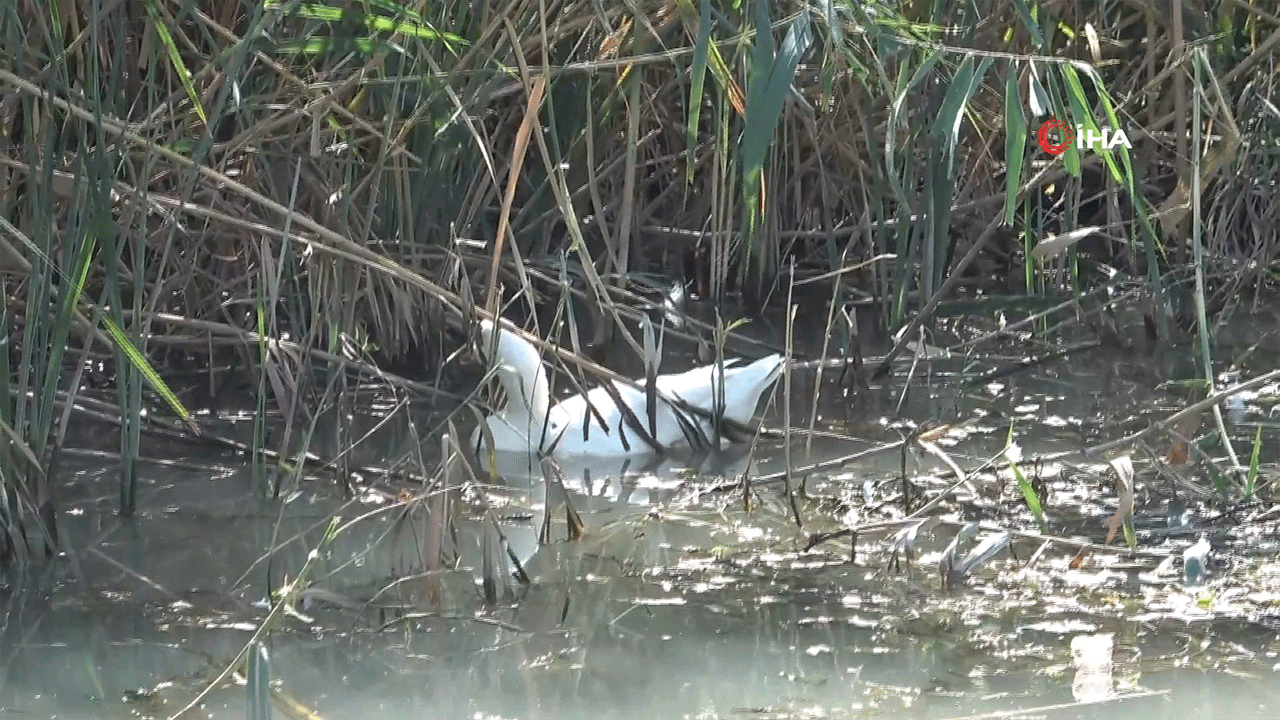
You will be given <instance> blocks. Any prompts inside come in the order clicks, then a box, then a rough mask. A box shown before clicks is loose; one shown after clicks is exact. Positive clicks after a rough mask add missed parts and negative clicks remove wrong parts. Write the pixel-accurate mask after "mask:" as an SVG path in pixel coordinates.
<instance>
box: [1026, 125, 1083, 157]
mask: <svg viewBox="0 0 1280 720" xmlns="http://www.w3.org/2000/svg"><path fill="white" fill-rule="evenodd" d="M1053 130H1057V131H1058V136H1059V137H1060V138H1061V139H1062V141H1061V142H1059V143H1056V144H1055V143H1054V142H1053V141H1052V140H1050V139H1049V133H1050V132H1051V131H1053ZM1075 139H1076V131H1075V130H1073V129H1072V128H1071V126H1070V125H1068V124H1066V123H1064V122H1062V121H1061V120H1059V119H1058V118H1049V119H1048V120H1045V121H1044V124H1043V125H1041V126H1040V131H1039V132H1038V133H1036V140H1037V142H1039V143H1040V147H1041V149H1043V150H1044V151H1045V152H1047V153H1049V154H1050V155H1061V154H1062V153H1064V152H1066V149H1067V148H1069V147H1071V143H1072V141H1074V140H1075Z"/></svg>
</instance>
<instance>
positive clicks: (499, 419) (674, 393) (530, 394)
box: [471, 320, 783, 457]
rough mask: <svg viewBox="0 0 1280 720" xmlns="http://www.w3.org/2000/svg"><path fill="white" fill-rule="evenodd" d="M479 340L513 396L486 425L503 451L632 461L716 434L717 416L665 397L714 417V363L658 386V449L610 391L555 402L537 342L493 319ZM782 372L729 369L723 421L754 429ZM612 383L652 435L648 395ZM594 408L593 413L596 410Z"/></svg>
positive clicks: (663, 379) (775, 363) (763, 367)
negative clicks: (630, 458) (759, 406)
mask: <svg viewBox="0 0 1280 720" xmlns="http://www.w3.org/2000/svg"><path fill="white" fill-rule="evenodd" d="M495 333H496V338H495ZM480 337H481V344H482V345H481V347H482V350H483V351H484V352H485V353H486V354H490V355H491V357H490V362H491V363H493V365H494V367H495V376H496V377H497V379H498V382H499V384H501V385H502V389H503V390H504V391H505V392H506V395H507V404H506V407H505V408H503V409H502V410H501V411H499V412H496V413H494V414H492V415H490V416H488V417H486V418H485V420H484V424H485V425H487V426H488V428H489V432H490V434H491V436H492V438H493V445H494V447H493V449H494V450H495V451H497V452H525V453H533V452H541V451H547V452H548V453H549V454H550V455H551V456H552V457H626V456H636V455H646V454H652V453H655V452H658V451H659V449H661V450H668V449H674V448H681V447H689V446H690V445H692V444H696V443H697V442H698V441H699V439H700V438H710V437H712V423H711V420H710V418H707V417H704V416H701V415H699V414H697V413H693V412H688V411H686V410H683V409H681V408H678V407H676V406H675V405H674V404H673V403H670V402H665V401H663V400H662V399H661V397H662V396H665V397H667V398H673V399H676V400H679V401H682V402H683V403H686V404H688V405H689V406H690V407H693V408H697V409H699V410H702V411H704V412H706V413H711V414H714V412H715V410H714V409H715V407H716V405H717V399H716V395H717V387H718V386H719V384H720V377H721V372H722V371H721V369H720V368H717V367H716V366H715V365H706V366H702V367H696V368H693V369H692V370H688V371H686V372H682V373H676V374H672V375H659V376H657V378H656V382H655V384H656V386H657V390H658V393H659V396H660V397H659V399H658V400H657V403H658V408H657V418H656V422H655V423H654V430H655V432H654V433H652V436H653V439H654V440H655V441H656V442H657V445H658V446H659V447H658V448H655V447H653V446H652V445H651V444H650V443H648V442H646V440H645V439H644V436H643V434H641V433H638V432H637V431H636V430H635V428H634V427H633V426H632V425H631V424H630V423H628V421H627V420H626V418H625V415H624V413H623V411H622V410H621V409H619V407H618V404H617V403H616V402H615V400H614V397H613V395H611V394H610V392H609V391H608V390H606V389H605V388H601V387H598V388H594V389H592V390H590V391H588V392H587V393H586V394H585V395H582V394H579V395H574V396H572V397H568V398H565V399H564V400H561V401H560V402H559V403H556V404H554V405H552V404H551V392H550V384H549V383H548V381H547V368H546V367H545V366H544V365H543V363H542V359H541V357H539V355H538V351H537V349H536V348H535V347H534V346H533V345H532V344H530V343H529V342H528V341H526V340H525V339H524V338H521V337H519V336H518V335H515V334H514V333H511V332H508V331H505V330H502V329H500V328H495V326H494V324H493V323H492V322H491V321H489V320H481V321H480ZM782 368H783V362H782V357H781V356H779V355H770V356H768V357H765V358H761V359H759V360H756V361H755V362H752V363H750V364H747V365H740V366H737V367H724V368H723V378H724V380H723V382H724V404H723V414H722V416H723V417H724V418H727V419H729V420H732V421H733V422H736V423H738V424H742V425H745V424H748V423H749V422H750V421H751V418H752V416H753V415H754V414H755V410H756V405H757V404H758V403H759V400H760V396H761V395H763V394H764V392H765V390H768V389H769V387H770V386H771V385H773V383H774V381H775V380H777V379H778V376H779V375H780V374H781V373H782ZM612 385H613V390H615V391H616V393H617V396H618V398H619V399H620V400H621V402H622V404H623V405H625V406H626V408H627V409H629V410H630V411H631V413H632V414H633V415H634V417H635V419H636V420H638V421H639V422H640V425H641V427H643V428H644V429H645V431H646V432H648V430H649V428H650V424H649V410H648V408H649V400H648V397H647V396H646V393H645V392H644V391H642V390H638V389H636V388H634V387H631V386H629V385H625V384H623V383H617V382H615V383H613V384H612ZM589 406H590V407H589ZM590 408H594V412H593V411H592V410H591V409H590ZM544 419H545V421H546V422H545V428H544V423H543V421H544ZM601 421H603V424H602V422H601ZM483 436H484V434H483V432H482V430H481V428H480V427H477V428H476V430H475V432H473V433H472V435H471V447H472V448H478V449H479V450H480V451H481V452H484V451H485V450H486V448H485V447H484V445H483ZM691 439H692V442H691Z"/></svg>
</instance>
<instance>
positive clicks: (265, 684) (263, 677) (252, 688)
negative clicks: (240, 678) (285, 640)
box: [245, 642, 271, 720]
mask: <svg viewBox="0 0 1280 720" xmlns="http://www.w3.org/2000/svg"><path fill="white" fill-rule="evenodd" d="M248 665H249V667H248V671H247V672H246V673H245V691H246V693H247V694H248V698H247V701H248V705H249V720H271V657H270V656H269V655H268V654H267V647H266V645H263V644H262V643H257V642H256V643H253V645H252V646H250V648H249V662H248Z"/></svg>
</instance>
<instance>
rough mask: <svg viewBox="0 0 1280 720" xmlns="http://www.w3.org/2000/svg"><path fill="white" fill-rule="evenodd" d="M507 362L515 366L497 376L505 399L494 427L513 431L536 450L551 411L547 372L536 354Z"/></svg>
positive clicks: (504, 369) (523, 355) (518, 357)
mask: <svg viewBox="0 0 1280 720" xmlns="http://www.w3.org/2000/svg"><path fill="white" fill-rule="evenodd" d="M511 359H512V360H514V361H515V362H513V363H512V364H510V365H508V366H507V367H506V368H503V371H502V372H499V373H498V382H499V383H500V384H501V385H502V389H503V390H504V391H505V392H506V395H507V406H506V408H504V409H503V412H502V418H501V421H499V423H498V424H500V425H502V426H504V427H509V428H511V429H515V430H517V431H518V432H519V433H521V434H522V435H525V436H526V437H527V438H528V440H529V444H530V445H532V446H537V445H539V444H540V442H541V441H542V440H543V437H542V435H543V432H542V429H543V426H544V424H545V423H546V421H547V415H548V410H549V409H550V407H551V389H550V384H549V383H548V382H547V370H546V368H545V367H544V366H543V365H542V361H541V359H539V357H538V355H537V354H536V353H529V354H522V355H520V356H516V357H514V358H511ZM495 419H496V418H495ZM490 427H491V428H492V427H493V423H490ZM495 431H496V429H495Z"/></svg>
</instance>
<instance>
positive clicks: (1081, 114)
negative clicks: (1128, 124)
mask: <svg viewBox="0 0 1280 720" xmlns="http://www.w3.org/2000/svg"><path fill="white" fill-rule="evenodd" d="M1082 65H1083V63H1082ZM1085 67H1087V66H1085ZM1091 70H1092V69H1091ZM1062 77H1063V79H1064V80H1065V81H1066V86H1067V101H1068V102H1069V103H1070V104H1071V116H1072V117H1073V118H1075V120H1076V123H1077V124H1078V125H1083V126H1084V127H1083V130H1082V131H1081V132H1084V133H1091V134H1093V135H1094V136H1095V137H1096V136H1097V135H1098V134H1099V128H1098V121H1097V119H1095V118H1094V117H1093V111H1092V110H1090V108H1091V107H1092V103H1091V102H1090V101H1089V98H1088V96H1087V95H1085V92H1084V86H1083V85H1082V84H1081V83H1080V75H1079V74H1078V73H1076V69H1075V67H1073V66H1072V65H1063V66H1062ZM1091 77H1093V79H1094V88H1095V89H1096V90H1097V91H1098V95H1100V96H1102V95H1106V92H1107V90H1106V88H1105V87H1104V86H1103V85H1102V81H1101V78H1097V77H1096V76H1091ZM1111 115H1112V116H1113V117H1114V115H1115V110H1114V109H1113V110H1112V111H1111ZM1112 129H1113V130H1119V129H1120V128H1119V127H1118V126H1113V127H1112ZM1097 152H1099V154H1100V155H1102V161H1103V162H1104V163H1106V165H1107V169H1108V170H1110V171H1111V176H1112V177H1113V178H1115V179H1116V180H1120V179H1121V178H1120V168H1118V167H1116V161H1115V158H1114V157H1113V156H1112V154H1111V153H1110V152H1102V151H1101V150H1098V151H1097Z"/></svg>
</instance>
